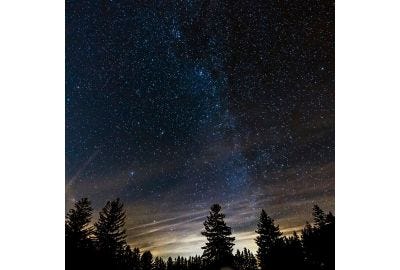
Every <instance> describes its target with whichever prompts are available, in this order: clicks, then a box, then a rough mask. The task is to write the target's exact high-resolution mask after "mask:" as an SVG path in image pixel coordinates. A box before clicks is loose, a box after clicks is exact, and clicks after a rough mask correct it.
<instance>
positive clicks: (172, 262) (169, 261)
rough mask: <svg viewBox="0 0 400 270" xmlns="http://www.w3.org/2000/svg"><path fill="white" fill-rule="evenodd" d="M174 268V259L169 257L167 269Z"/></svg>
mask: <svg viewBox="0 0 400 270" xmlns="http://www.w3.org/2000/svg"><path fill="white" fill-rule="evenodd" d="M173 268H174V261H173V260H172V258H171V257H168V260H167V270H172V269H173Z"/></svg>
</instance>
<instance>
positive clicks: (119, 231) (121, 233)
mask: <svg viewBox="0 0 400 270" xmlns="http://www.w3.org/2000/svg"><path fill="white" fill-rule="evenodd" d="M123 208H124V206H123V204H122V203H121V202H120V200H119V199H116V200H114V201H108V202H107V204H106V205H105V206H104V208H103V209H102V211H101V212H100V217H99V220H98V221H97V222H96V224H95V228H96V231H95V236H96V240H97V245H98V248H99V250H100V251H101V253H102V256H104V257H103V259H109V260H108V263H111V264H112V265H115V264H118V263H119V262H120V260H121V257H122V256H123V255H124V251H125V247H126V241H125V239H126V231H125V228H124V226H125V211H124V209H123Z"/></svg>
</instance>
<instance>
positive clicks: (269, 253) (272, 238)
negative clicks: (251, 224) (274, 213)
mask: <svg viewBox="0 0 400 270" xmlns="http://www.w3.org/2000/svg"><path fill="white" fill-rule="evenodd" d="M256 233H258V236H257V238H256V244H257V246H258V250H257V259H258V263H259V266H260V269H261V270H266V269H268V270H269V269H270V268H272V267H273V266H272V265H275V259H276V250H277V248H279V246H280V245H281V241H282V240H281V239H280V237H281V235H282V233H281V232H280V230H279V226H278V225H276V226H275V224H274V220H273V219H272V218H271V217H269V216H268V215H267V213H265V211H264V209H263V210H262V211H261V214H260V219H259V222H258V224H257V230H256Z"/></svg>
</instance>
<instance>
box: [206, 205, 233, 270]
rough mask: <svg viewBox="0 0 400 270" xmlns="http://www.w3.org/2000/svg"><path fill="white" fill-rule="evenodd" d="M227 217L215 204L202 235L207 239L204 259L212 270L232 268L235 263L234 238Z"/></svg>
mask: <svg viewBox="0 0 400 270" xmlns="http://www.w3.org/2000/svg"><path fill="white" fill-rule="evenodd" d="M224 218H225V215H224V214H222V213H221V206H220V205H219V204H214V205H213V206H211V211H210V214H209V216H208V217H207V219H206V221H205V222H204V228H205V231H202V232H201V234H202V235H204V236H205V237H206V238H207V242H206V245H205V246H203V247H202V249H204V252H203V256H202V257H203V259H204V261H205V263H206V265H208V266H209V267H211V268H216V269H219V268H218V267H222V266H230V265H231V264H232V263H233V256H232V247H233V246H234V243H233V241H234V240H235V238H234V237H231V234H232V231H231V228H230V227H228V226H227V225H226V223H225V221H224Z"/></svg>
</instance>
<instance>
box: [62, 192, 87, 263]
mask: <svg viewBox="0 0 400 270" xmlns="http://www.w3.org/2000/svg"><path fill="white" fill-rule="evenodd" d="M92 212H93V209H92V207H91V205H90V201H89V200H88V199H87V198H83V199H81V200H79V201H77V202H76V203H75V205H74V209H70V210H69V211H68V214H67V215H66V219H65V248H66V252H65V256H66V269H84V268H86V267H87V266H89V265H90V260H91V259H92V257H93V256H94V246H93V241H92V238H91V237H92V234H93V227H92V226H91V225H90V221H91V218H92Z"/></svg>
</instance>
